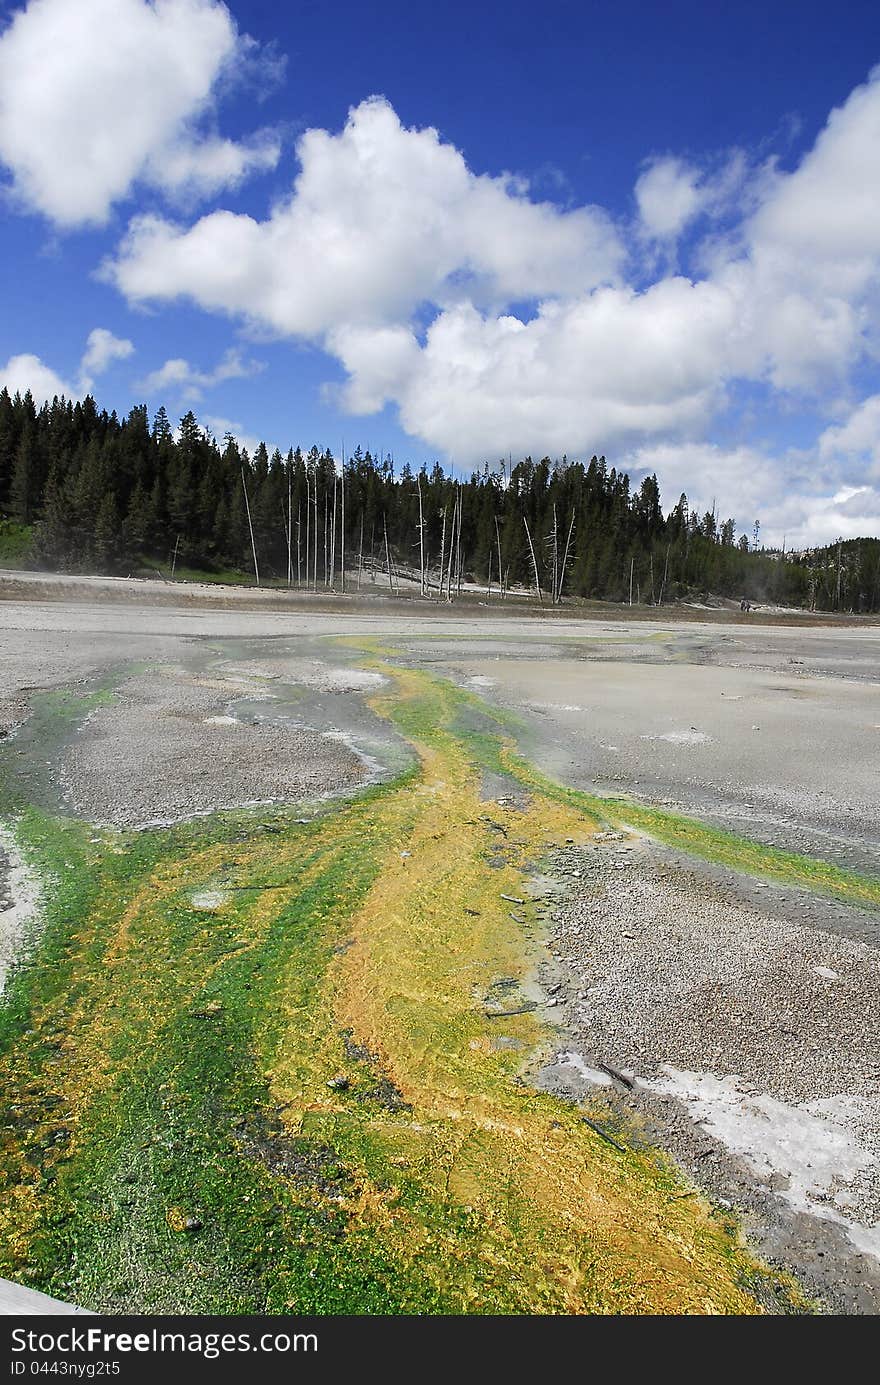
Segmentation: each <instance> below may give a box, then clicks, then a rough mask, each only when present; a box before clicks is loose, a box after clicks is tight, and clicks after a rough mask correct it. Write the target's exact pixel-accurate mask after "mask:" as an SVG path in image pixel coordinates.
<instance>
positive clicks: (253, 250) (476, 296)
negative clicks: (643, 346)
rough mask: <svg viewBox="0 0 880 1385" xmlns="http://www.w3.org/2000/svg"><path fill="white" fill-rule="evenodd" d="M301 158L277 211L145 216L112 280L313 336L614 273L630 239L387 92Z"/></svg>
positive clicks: (127, 290)
mask: <svg viewBox="0 0 880 1385" xmlns="http://www.w3.org/2000/svg"><path fill="white" fill-rule="evenodd" d="M297 153H298V156H299V159H300V164H301V172H300V174H299V177H298V178H297V180H296V184H295V186H294V189H293V192H292V194H291V196H290V197H289V198H288V199H287V201H285V202H282V203H281V204H280V205H279V206H278V207H277V208H276V209H275V210H274V211H273V213H272V214H271V216H270V217H269V218H268V219H267V220H265V221H257V220H255V219H254V218H252V217H249V216H244V215H236V214H233V213H232V212H228V211H219V212H214V213H212V214H211V215H209V216H206V217H203V218H202V219H201V220H200V221H198V222H196V223H195V225H194V226H191V227H189V228H182V227H180V226H177V225H175V224H174V223H172V222H170V221H167V220H165V219H164V218H161V217H156V216H146V217H140V218H137V219H136V220H135V221H134V222H133V224H132V226H131V228H130V231H129V234H128V236H127V237H126V240H125V242H124V244H123V246H122V247H121V249H120V252H119V254H118V256H117V257H116V259H115V261H114V262H112V263H110V264H109V265H108V266H107V267H106V270H105V273H106V276H107V277H108V278H110V279H111V280H112V281H113V282H114V283H115V284H116V285H117V286H118V287H119V288H120V289H121V290H122V292H123V293H124V294H125V295H126V297H127V298H129V299H130V300H134V301H142V300H154V301H155V300H162V299H164V300H171V299H175V298H181V297H185V298H191V299H193V300H195V301H196V302H197V303H200V304H202V305H203V306H205V307H208V308H211V309H214V310H218V311H222V312H227V313H230V314H234V315H237V316H242V317H245V318H249V319H252V320H254V321H257V322H259V323H262V324H265V325H267V326H269V327H270V328H272V329H273V330H274V331H276V332H278V333H281V334H285V335H294V336H305V337H321V336H322V335H323V334H324V333H326V332H327V331H329V330H331V329H333V328H335V327H343V326H350V325H355V324H361V325H364V324H366V325H381V324H387V323H394V322H399V321H401V320H408V319H409V317H410V316H411V315H412V314H413V313H414V312H415V311H416V309H417V308H418V307H419V305H420V304H422V303H424V302H430V303H448V302H455V301H461V300H462V299H465V298H471V299H473V300H474V301H475V302H479V303H483V304H487V305H488V304H503V303H507V302H509V301H515V300H517V299H523V298H533V297H545V296H551V295H556V294H560V293H568V292H570V291H571V290H572V288H576V289H578V290H586V289H590V288H592V287H594V286H596V285H597V284H601V283H605V282H608V281H610V280H613V279H614V278H616V275H617V271H618V268H619V266H620V263H621V260H622V253H623V252H622V246H621V244H620V242H619V240H618V238H617V235H616V233H615V232H614V230H613V228H612V225H611V222H610V219H609V218H608V217H607V216H606V215H605V214H604V213H603V212H601V211H599V210H597V209H595V208H591V207H582V208H579V209H577V210H574V211H571V212H561V211H559V210H558V209H557V208H556V207H554V206H552V205H551V204H549V203H534V202H531V201H530V200H529V199H528V197H527V196H526V195H525V193H524V191H523V190H522V188H521V187H520V186H519V185H518V184H517V183H516V182H515V181H514V180H513V179H511V178H509V177H499V178H490V177H487V176H485V175H476V174H474V173H472V172H471V171H470V170H469V168H468V167H467V164H466V163H465V160H464V158H463V157H462V155H461V154H460V153H459V151H458V150H457V149H455V148H454V147H453V146H452V145H450V144H446V143H444V142H443V141H442V140H441V139H440V137H439V135H438V133H437V131H436V130H433V129H424V130H408V129H405V128H404V127H403V126H402V125H401V123H400V121H399V120H398V118H397V115H396V114H395V112H394V111H393V110H392V108H391V107H390V105H389V104H388V103H387V101H384V100H381V99H373V100H370V101H365V102H363V103H362V104H361V105H360V106H357V107H356V108H355V109H354V110H352V111H351V113H350V115H349V118H348V121H347V123H346V125H345V128H344V129H343V130H342V132H341V133H340V134H330V133H329V132H327V131H326V130H309V131H308V132H307V133H306V134H305V135H303V137H302V139H301V140H300V142H299V145H298V149H297Z"/></svg>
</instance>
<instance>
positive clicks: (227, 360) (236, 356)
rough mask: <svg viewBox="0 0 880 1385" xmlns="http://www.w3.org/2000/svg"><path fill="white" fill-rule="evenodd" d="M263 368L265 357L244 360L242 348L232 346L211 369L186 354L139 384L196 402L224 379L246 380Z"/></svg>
mask: <svg viewBox="0 0 880 1385" xmlns="http://www.w3.org/2000/svg"><path fill="white" fill-rule="evenodd" d="M262 369H263V364H262V362H261V361H253V360H243V359H242V356H241V353H240V352H239V351H236V350H235V349H234V348H230V349H229V350H228V351H227V352H225V353H224V355H223V357H222V359H221V360H220V361H219V362H218V363H217V365H216V366H215V367H214V369H213V370H208V371H205V370H198V369H197V368H196V367H195V366H193V365H190V363H189V361H187V360H184V359H183V358H182V357H179V356H178V357H174V358H172V359H171V360H168V361H166V362H165V364H164V365H162V366H160V367H159V369H158V370H154V371H152V372H151V373H150V374H149V375H148V376H147V377H146V379H145V380H142V381H141V382H140V384H139V386H138V388H139V389H142V390H143V391H144V393H145V394H147V395H157V394H161V393H162V392H163V391H164V390H169V389H170V390H172V391H173V392H174V393H175V394H177V395H180V396H181V397H182V398H183V399H186V400H189V401H191V402H194V401H195V400H197V399H201V397H202V394H203V393H204V391H205V390H206V389H212V388H213V387H214V386H215V385H219V384H222V383H223V381H224V380H246V379H248V378H249V377H251V376H253V375H258V374H259V373H260V371H261V370H262ZM230 431H232V430H230Z"/></svg>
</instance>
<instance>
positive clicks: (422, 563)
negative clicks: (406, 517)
mask: <svg viewBox="0 0 880 1385" xmlns="http://www.w3.org/2000/svg"><path fill="white" fill-rule="evenodd" d="M416 485H417V486H418V491H419V588H420V591H421V593H422V596H424V595H425V514H424V510H423V509H422V473H421V472H419V474H418V476H417V477H416Z"/></svg>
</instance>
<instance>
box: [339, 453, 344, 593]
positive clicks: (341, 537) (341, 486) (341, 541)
mask: <svg viewBox="0 0 880 1385" xmlns="http://www.w3.org/2000/svg"><path fill="white" fill-rule="evenodd" d="M339 489H340V493H341V495H342V527H341V528H340V530H339V544H340V549H341V553H342V562H341V564H340V568H339V573H340V577H341V578H342V590H343V591H345V448H344V447H343V449H342V475H341V476H340V478H339Z"/></svg>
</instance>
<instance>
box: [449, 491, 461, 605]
mask: <svg viewBox="0 0 880 1385" xmlns="http://www.w3.org/2000/svg"><path fill="white" fill-rule="evenodd" d="M458 522H459V516H458V489H457V488H456V492H455V503H454V505H453V507H452V532H451V534H450V535H449V559H448V568H447V573H446V600H447V601H448V602H451V601H452V569H453V564H454V559H453V554H454V552H455V536H456V532H457V526H458Z"/></svg>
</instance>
